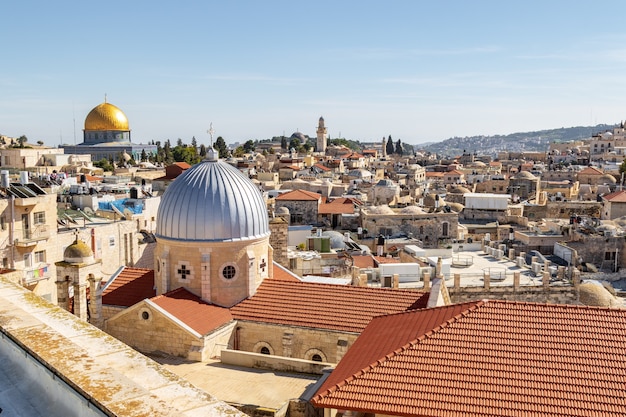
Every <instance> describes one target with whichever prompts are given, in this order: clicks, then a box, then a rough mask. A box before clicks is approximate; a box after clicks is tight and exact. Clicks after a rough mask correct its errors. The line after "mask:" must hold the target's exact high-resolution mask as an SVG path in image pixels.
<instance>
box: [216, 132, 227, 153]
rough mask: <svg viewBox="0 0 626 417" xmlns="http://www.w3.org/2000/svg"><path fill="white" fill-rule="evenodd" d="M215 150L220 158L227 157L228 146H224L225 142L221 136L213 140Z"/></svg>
mask: <svg viewBox="0 0 626 417" xmlns="http://www.w3.org/2000/svg"><path fill="white" fill-rule="evenodd" d="M215 150H217V152H218V154H219V156H220V158H227V157H228V146H226V141H224V138H223V137H221V136H218V137H217V139H216V140H215Z"/></svg>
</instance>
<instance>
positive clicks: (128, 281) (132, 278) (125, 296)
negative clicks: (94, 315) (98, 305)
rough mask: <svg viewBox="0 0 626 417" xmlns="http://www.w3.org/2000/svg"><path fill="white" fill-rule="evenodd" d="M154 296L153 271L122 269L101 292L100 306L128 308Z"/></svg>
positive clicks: (127, 267)
mask: <svg viewBox="0 0 626 417" xmlns="http://www.w3.org/2000/svg"><path fill="white" fill-rule="evenodd" d="M155 295H156V290H155V289H154V270H152V269H144V268H132V267H129V266H126V267H124V269H122V271H121V272H120V273H119V274H118V275H117V276H114V277H113V280H112V281H110V282H108V283H107V284H106V286H105V287H104V290H103V291H102V304H103V305H111V306H121V307H130V306H132V305H135V304H137V303H138V302H140V301H142V300H145V299H146V298H151V297H154V296H155Z"/></svg>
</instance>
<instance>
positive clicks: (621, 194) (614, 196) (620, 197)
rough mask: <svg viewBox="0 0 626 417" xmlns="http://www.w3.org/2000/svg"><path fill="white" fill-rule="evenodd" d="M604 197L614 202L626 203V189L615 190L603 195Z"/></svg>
mask: <svg viewBox="0 0 626 417" xmlns="http://www.w3.org/2000/svg"><path fill="white" fill-rule="evenodd" d="M602 198H603V199H605V200H606V201H610V202H612V203H624V202H626V190H621V191H614V192H612V193H610V194H607V195H605V196H602Z"/></svg>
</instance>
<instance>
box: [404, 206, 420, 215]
mask: <svg viewBox="0 0 626 417" xmlns="http://www.w3.org/2000/svg"><path fill="white" fill-rule="evenodd" d="M400 213H402V214H424V213H425V212H424V210H423V209H422V208H421V207H418V206H406V207H405V208H403V209H402V210H401V211H400Z"/></svg>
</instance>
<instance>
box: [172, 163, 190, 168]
mask: <svg viewBox="0 0 626 417" xmlns="http://www.w3.org/2000/svg"><path fill="white" fill-rule="evenodd" d="M172 165H176V166H178V167H180V168H182V169H189V168H191V165H189V164H188V163H187V162H174V163H173V164H172Z"/></svg>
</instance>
